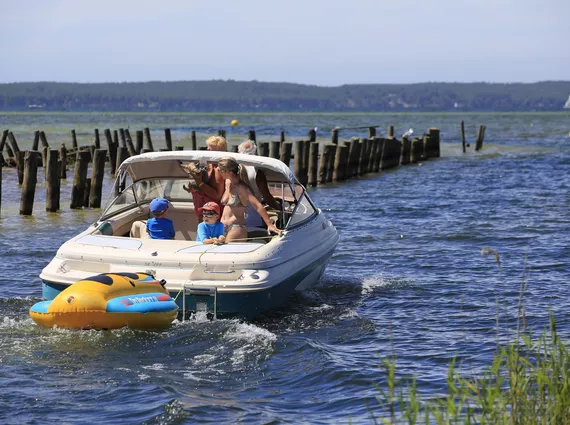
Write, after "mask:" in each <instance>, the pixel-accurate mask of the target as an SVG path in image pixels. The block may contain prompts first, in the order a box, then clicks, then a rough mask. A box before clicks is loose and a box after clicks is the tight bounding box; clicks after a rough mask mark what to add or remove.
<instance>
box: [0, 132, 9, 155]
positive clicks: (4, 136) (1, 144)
mask: <svg viewBox="0 0 570 425" xmlns="http://www.w3.org/2000/svg"><path fill="white" fill-rule="evenodd" d="M9 132H10V130H4V131H3V132H2V139H0V153H3V152H4V145H5V144H6V139H8V133H9Z"/></svg>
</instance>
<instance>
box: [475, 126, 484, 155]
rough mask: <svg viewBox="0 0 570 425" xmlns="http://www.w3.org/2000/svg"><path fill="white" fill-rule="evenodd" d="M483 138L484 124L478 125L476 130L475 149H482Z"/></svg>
mask: <svg viewBox="0 0 570 425" xmlns="http://www.w3.org/2000/svg"><path fill="white" fill-rule="evenodd" d="M484 138H485V126H484V125H480V126H479V129H478V130H477V138H476V140H475V150H476V151H479V150H481V149H483V139H484Z"/></svg>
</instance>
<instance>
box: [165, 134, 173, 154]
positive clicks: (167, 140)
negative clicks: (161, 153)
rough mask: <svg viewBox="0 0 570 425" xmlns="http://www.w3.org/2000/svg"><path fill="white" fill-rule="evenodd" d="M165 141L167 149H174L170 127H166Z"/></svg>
mask: <svg viewBox="0 0 570 425" xmlns="http://www.w3.org/2000/svg"><path fill="white" fill-rule="evenodd" d="M164 141H165V143H166V150H167V151H171V150H172V134H170V129H169V128H165V129H164Z"/></svg>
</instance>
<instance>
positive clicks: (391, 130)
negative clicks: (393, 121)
mask: <svg viewBox="0 0 570 425" xmlns="http://www.w3.org/2000/svg"><path fill="white" fill-rule="evenodd" d="M387 138H388V139H389V138H394V126H393V125H389V126H388V136H387Z"/></svg>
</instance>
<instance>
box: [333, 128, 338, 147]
mask: <svg viewBox="0 0 570 425" xmlns="http://www.w3.org/2000/svg"><path fill="white" fill-rule="evenodd" d="M338 131H339V129H338V128H333V129H332V132H331V143H333V144H335V145H338Z"/></svg>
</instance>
